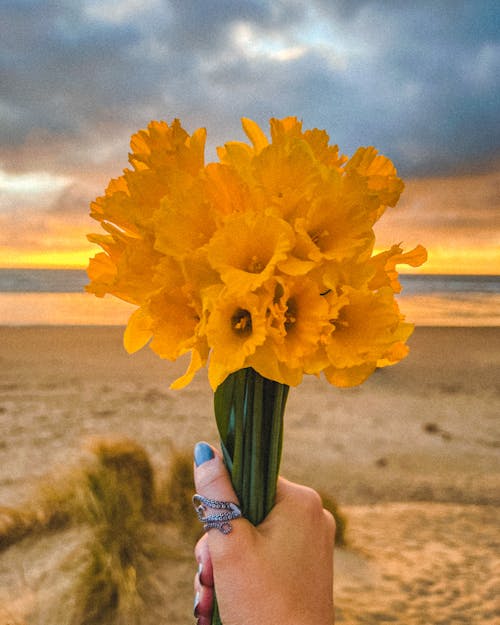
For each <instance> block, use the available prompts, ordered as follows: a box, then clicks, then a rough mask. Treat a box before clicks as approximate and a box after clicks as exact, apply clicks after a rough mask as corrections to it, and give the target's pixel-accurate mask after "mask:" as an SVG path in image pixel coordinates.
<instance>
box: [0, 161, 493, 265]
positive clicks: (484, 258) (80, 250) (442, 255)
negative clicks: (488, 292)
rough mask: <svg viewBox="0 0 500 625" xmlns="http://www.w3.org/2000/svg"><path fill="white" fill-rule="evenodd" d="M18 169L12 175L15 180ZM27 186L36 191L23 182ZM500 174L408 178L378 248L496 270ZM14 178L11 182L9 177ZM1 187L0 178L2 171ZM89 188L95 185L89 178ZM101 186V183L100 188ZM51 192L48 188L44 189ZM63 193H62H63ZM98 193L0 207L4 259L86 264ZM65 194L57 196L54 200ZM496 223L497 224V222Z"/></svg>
mask: <svg viewBox="0 0 500 625" xmlns="http://www.w3.org/2000/svg"><path fill="white" fill-rule="evenodd" d="M12 179H14V180H15V176H11V180H12ZM23 182H24V185H25V189H24V188H23V185H22V184H20V187H19V188H23V194H26V196H28V194H29V193H33V195H32V199H31V201H32V202H33V201H35V200H36V198H37V193H39V189H37V188H36V187H35V189H34V191H33V189H32V188H30V186H29V185H28V184H27V183H26V182H25V181H23ZM499 184H500V174H498V173H494V174H485V175H475V176H457V177H448V178H424V179H413V180H408V181H406V188H405V191H404V193H403V196H402V198H401V200H400V203H399V205H398V206H396V207H395V208H390V209H388V210H387V212H386V213H385V215H384V216H383V218H382V219H381V221H380V223H379V224H378V225H377V230H376V234H377V249H376V251H379V250H382V249H384V248H387V247H389V246H390V245H392V244H394V243H398V242H400V241H402V242H403V245H404V247H406V248H410V247H411V246H413V245H415V244H417V243H418V242H423V243H424V244H425V246H426V248H427V250H428V253H429V257H428V261H427V263H426V264H425V266H424V267H423V268H417V269H412V268H411V267H406V266H405V267H402V271H403V272H408V273H411V272H419V273H433V274H487V275H491V274H497V273H499V272H500V229H499V228H498V227H497V228H495V227H493V226H494V225H495V224H494V222H492V219H491V216H492V215H493V214H495V211H496V214H497V215H498V214H500V201H499V200H498V198H496V197H495V193H494V189H495V188H496V185H499ZM73 185H74V182H70V183H68V187H69V191H65V189H64V188H63V190H62V191H60V192H59V193H62V194H63V196H64V194H65V193H68V194H69V195H70V197H72V196H73V195H74V186H73ZM11 186H12V183H11ZM0 188H1V178H0ZM85 188H86V189H88V193H89V194H90V192H91V189H92V187H91V185H89V184H86V185H85ZM102 191H103V189H99V188H95V193H94V195H95V196H97V195H99V194H101V193H102ZM44 193H45V194H46V193H47V191H46V190H45V191H44ZM59 198H60V196H59ZM91 199H93V197H92V196H89V197H88V198H85V197H83V196H79V197H78V202H77V206H78V208H79V209H80V211H79V212H78V213H77V212H76V211H75V210H74V209H73V210H72V209H71V208H72V207H69V206H68V208H67V209H66V211H64V210H59V211H53V212H47V213H46V214H43V213H38V212H37V209H36V208H29V207H27V208H26V209H25V211H24V212H23V213H22V214H23V216H24V219H25V221H24V223H23V228H22V230H19V224H18V223H16V222H13V221H12V220H9V219H7V218H6V216H5V215H0V237H1V238H2V245H1V247H0V267H4V268H15V267H26V268H85V267H86V266H87V264H88V261H89V258H90V257H92V256H93V255H94V254H96V253H97V252H98V249H97V248H96V246H95V245H92V244H91V243H89V242H88V241H87V240H86V235H87V234H88V233H90V232H93V231H97V230H98V227H97V224H95V223H94V222H93V221H92V220H91V219H90V218H89V217H88V215H87V213H88V207H87V203H90V200H91ZM57 202H59V203H60V199H56V203H57ZM497 225H498V224H497Z"/></svg>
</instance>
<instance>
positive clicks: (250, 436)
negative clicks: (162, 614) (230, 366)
mask: <svg viewBox="0 0 500 625" xmlns="http://www.w3.org/2000/svg"><path fill="white" fill-rule="evenodd" d="M287 396H288V386H287V385H286V384H281V383H279V382H274V381H273V380H268V379H267V378H264V377H262V376H261V375H260V374H259V373H257V372H256V371H254V370H253V369H251V368H246V369H241V370H239V371H236V372H235V373H232V374H231V375H230V376H228V377H227V378H226V379H225V380H224V382H223V383H222V384H221V385H220V386H219V387H218V388H217V390H216V391H215V397H214V409H215V419H216V421H217V427H218V429H219V435H220V439H221V448H222V453H223V456H224V462H225V463H226V466H227V467H228V469H229V472H230V474H231V480H232V482H233V486H234V490H235V492H236V494H237V495H238V499H239V503H240V507H241V510H242V512H243V515H244V516H245V517H246V518H247V519H248V520H249V521H250V522H251V523H253V524H254V525H258V524H259V523H260V522H261V521H263V519H264V518H265V517H266V516H267V514H268V513H269V512H270V510H271V508H272V507H273V505H274V500H275V497H276V484H277V481H278V475H279V466H280V461H281V450H282V446H283V415H284V412H285V405H286V400H287ZM216 590H217V589H216ZM212 625H221V620H220V616H219V612H218V608H217V602H214V612H213V616H212Z"/></svg>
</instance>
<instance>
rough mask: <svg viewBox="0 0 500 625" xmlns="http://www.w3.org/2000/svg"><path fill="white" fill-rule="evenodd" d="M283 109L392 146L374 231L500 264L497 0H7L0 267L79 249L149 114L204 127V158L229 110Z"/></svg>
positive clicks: (347, 135) (440, 259)
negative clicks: (393, 187)
mask: <svg viewBox="0 0 500 625" xmlns="http://www.w3.org/2000/svg"><path fill="white" fill-rule="evenodd" d="M287 115H296V116H297V117H299V118H301V119H302V120H303V123H304V127H306V128H310V127H319V128H324V129H326V130H327V132H328V133H329V135H330V137H331V139H332V142H334V143H337V144H338V145H339V146H340V149H341V151H342V152H344V153H345V154H348V155H349V154H352V153H353V152H354V150H355V149H356V147H357V146H359V145H375V146H376V147H377V148H378V149H379V150H380V151H381V152H382V153H384V154H386V155H387V156H389V157H390V158H392V159H393V161H394V162H395V164H396V166H397V167H398V170H399V172H400V174H401V175H402V176H403V177H404V179H405V181H406V183H407V188H406V191H405V194H404V196H403V198H402V200H401V202H400V204H399V205H398V207H397V208H395V209H392V211H391V213H389V214H386V216H384V220H383V222H382V223H381V226H380V229H379V232H378V236H379V241H380V245H381V246H386V245H389V244H391V243H395V242H396V243H397V242H400V241H403V242H404V244H405V245H406V246H407V247H408V246H410V245H414V244H416V243H418V242H420V243H423V244H424V245H426V246H427V247H428V248H429V251H430V261H429V263H428V266H427V270H428V271H438V272H439V271H442V272H453V271H458V272H467V273H473V272H482V273H500V253H499V245H500V217H499V215H500V197H499V195H500V4H499V2H498V0H470V1H461V0H419V1H418V2H415V0H411V1H406V0H307V1H305V0H302V1H301V0H249V1H242V0H2V2H1V5H0V266H33V265H45V266H49V265H80V266H84V265H85V263H86V258H87V257H88V256H89V254H90V255H92V254H93V253H94V252H95V251H97V250H96V249H93V248H92V246H90V244H87V243H86V241H85V233H86V232H89V231H92V230H96V229H97V227H96V225H94V224H93V223H92V222H91V220H90V219H89V218H88V216H87V213H88V204H89V201H90V200H91V199H93V198H94V197H95V196H96V195H100V194H101V193H102V191H103V189H104V187H105V186H106V183H107V181H108V179H109V178H110V177H111V176H117V175H119V174H120V173H121V170H122V169H123V168H124V167H125V166H126V164H127V163H126V159H127V152H128V143H129V139H130V135H131V134H132V133H134V132H135V131H136V130H138V129H140V128H143V127H145V126H146V125H147V123H148V122H149V121H150V120H151V119H165V120H167V121H171V120H172V119H173V118H174V117H179V118H180V119H181V120H182V123H183V125H184V126H185V127H186V128H187V130H188V131H190V132H192V131H194V130H195V129H196V128H198V127H200V126H205V127H206V128H207V131H208V137H209V139H208V146H207V160H212V159H214V158H215V146H217V145H220V144H222V143H224V142H225V141H227V140H231V139H243V138H244V135H243V133H242V131H241V128H240V122H239V119H240V117H242V116H245V117H250V118H252V119H254V120H256V121H257V122H258V123H259V124H261V125H262V126H263V127H267V124H268V120H269V118H270V117H284V116H287ZM384 222H385V223H384Z"/></svg>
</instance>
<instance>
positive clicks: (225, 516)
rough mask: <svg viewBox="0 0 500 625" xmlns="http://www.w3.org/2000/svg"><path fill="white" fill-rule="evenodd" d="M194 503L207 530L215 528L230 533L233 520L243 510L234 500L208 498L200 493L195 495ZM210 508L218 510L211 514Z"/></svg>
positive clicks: (239, 515)
mask: <svg viewBox="0 0 500 625" xmlns="http://www.w3.org/2000/svg"><path fill="white" fill-rule="evenodd" d="M193 505H194V509H195V510H196V514H197V515H198V519H199V520H200V521H201V522H202V523H203V527H204V529H205V531H208V530H210V529H213V528H215V529H218V530H219V532H222V533H223V534H229V532H231V530H232V529H233V527H232V525H231V521H233V520H234V519H239V518H240V517H241V516H242V514H241V510H240V509H239V507H238V506H237V505H236V504H235V503H233V502H232V501H217V499H207V497H203V495H198V493H196V495H193ZM209 510H217V512H215V514H210V513H209Z"/></svg>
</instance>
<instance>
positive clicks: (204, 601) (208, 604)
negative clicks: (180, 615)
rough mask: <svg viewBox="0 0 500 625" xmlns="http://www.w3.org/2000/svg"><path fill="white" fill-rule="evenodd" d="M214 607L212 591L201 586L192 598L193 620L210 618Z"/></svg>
mask: <svg viewBox="0 0 500 625" xmlns="http://www.w3.org/2000/svg"><path fill="white" fill-rule="evenodd" d="M213 607H214V589H213V588H208V586H201V587H200V589H199V590H198V591H197V592H196V595H195V598H194V606H193V615H194V617H195V618H198V617H205V618H210V616H211V615H212V611H213Z"/></svg>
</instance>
